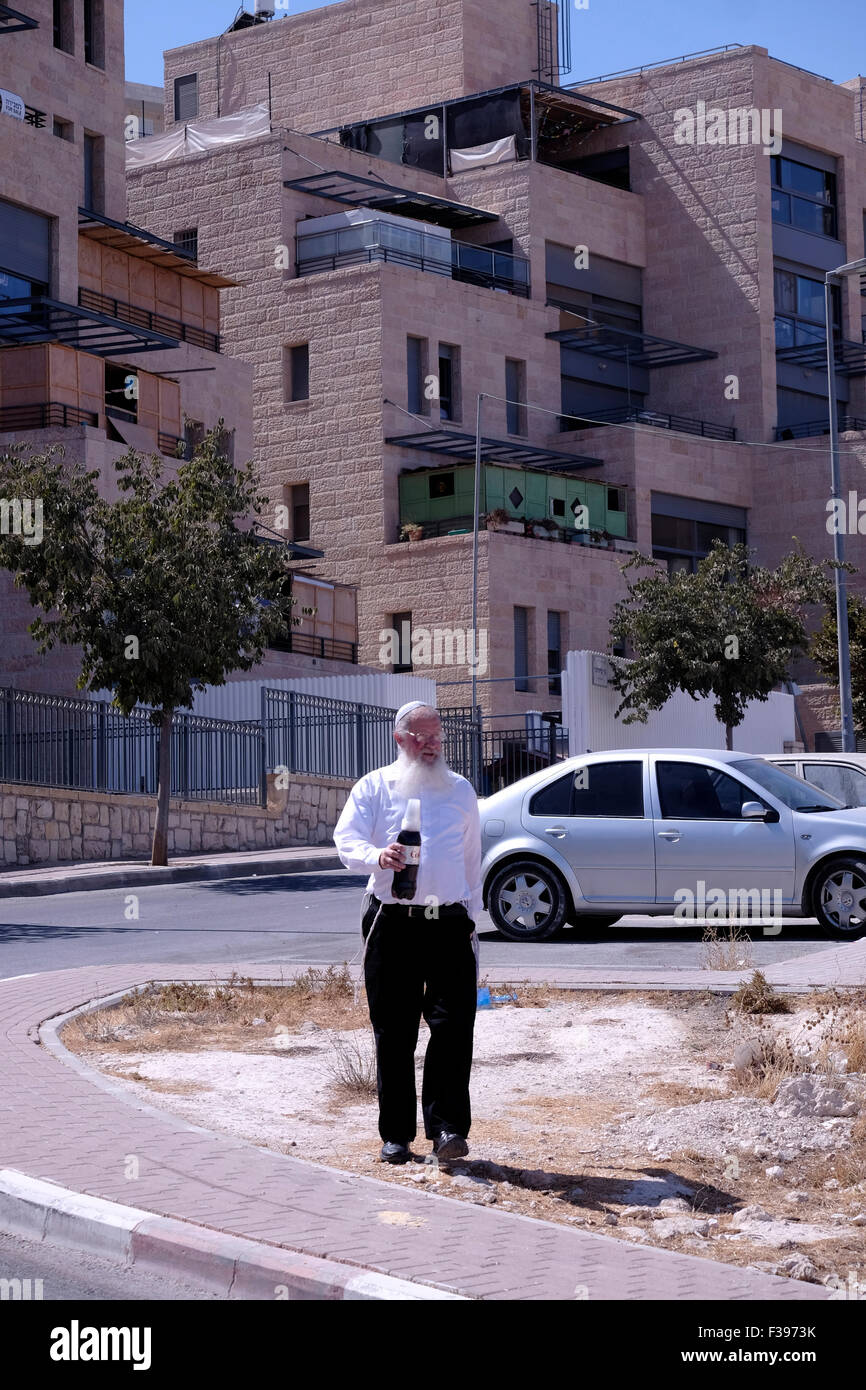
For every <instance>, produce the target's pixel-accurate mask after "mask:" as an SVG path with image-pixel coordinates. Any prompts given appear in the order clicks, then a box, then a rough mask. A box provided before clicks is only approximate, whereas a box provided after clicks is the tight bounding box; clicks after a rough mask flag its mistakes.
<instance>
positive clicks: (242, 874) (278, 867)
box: [0, 845, 343, 898]
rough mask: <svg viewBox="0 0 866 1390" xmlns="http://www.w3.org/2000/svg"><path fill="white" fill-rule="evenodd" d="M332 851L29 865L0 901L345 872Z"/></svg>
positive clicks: (0, 874)
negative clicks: (162, 862) (160, 862)
mask: <svg viewBox="0 0 866 1390" xmlns="http://www.w3.org/2000/svg"><path fill="white" fill-rule="evenodd" d="M342 867H343V866H342V864H341V863H340V860H339V857H338V855H337V851H336V850H335V849H334V847H333V845H331V846H328V845H300V846H298V847H297V848H292V849H269V850H261V849H254V850H245V851H243V852H239V853H237V854H188V855H184V856H182V857H179V858H176V859H172V861H171V863H170V864H167V865H166V867H165V868H160V869H157V868H154V867H153V866H152V865H151V864H148V863H145V862H144V861H142V860H140V859H122V860H112V861H110V862H107V861H105V860H96V861H93V862H88V863H86V864H82V863H74V864H72V863H65V864H51V865H45V864H42V865H31V866H30V867H29V868H26V869H9V870H5V871H0V898H18V897H36V896H41V895H43V894H47V893H86V892H93V891H95V890H96V889H99V888H143V887H146V886H147V885H148V884H151V883H196V882H201V881H203V880H205V879H214V878H253V877H255V876H256V875H264V874H305V873H315V872H317V871H318V872H321V871H322V870H323V869H341V868H342Z"/></svg>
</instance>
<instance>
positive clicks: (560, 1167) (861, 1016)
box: [63, 968, 866, 1284]
mask: <svg viewBox="0 0 866 1390" xmlns="http://www.w3.org/2000/svg"><path fill="white" fill-rule="evenodd" d="M485 983H487V982H485ZM490 988H491V994H495V995H505V994H513V995H516V996H517V998H516V1000H514V1001H512V1002H509V1003H507V1004H502V1005H497V1006H494V1007H493V1008H489V1009H482V1010H479V1013H478V1016H477V1021H476V1034H475V1037H476V1046H475V1063H474V1068H473V1081H472V1105H473V1117H474V1118H473V1125H472V1132H471V1135H470V1144H471V1158H468V1159H464V1160H462V1161H460V1162H458V1163H453V1164H449V1165H446V1164H442V1165H438V1164H436V1163H435V1162H430V1161H429V1149H430V1145H429V1144H428V1143H427V1142H426V1141H425V1140H424V1139H423V1137H422V1138H419V1140H418V1141H416V1143H415V1145H414V1146H413V1152H414V1154H415V1157H416V1161H414V1162H412V1163H409V1164H406V1165H405V1166H404V1167H398V1168H391V1167H389V1166H387V1165H384V1164H380V1163H378V1161H377V1156H378V1148H379V1140H378V1137H377V1111H376V1101H375V1067H374V1061H373V1049H372V1038H371V1036H370V1030H369V1020H368V1017H367V1013H366V1005H365V1000H364V997H363V992H362V993H361V995H360V997H359V998H358V999H357V1001H356V999H355V989H354V985H353V983H352V981H351V979H350V978H349V975H348V971H346V970H343V971H339V970H335V969H333V968H331V969H330V970H328V971H312V970H311V971H309V972H307V975H306V976H305V977H303V978H302V980H301V981H300V982H296V983H294V984H289V985H288V986H275V987H267V988H259V987H257V986H255V985H254V984H253V983H252V982H247V981H237V980H234V981H231V982H230V983H229V984H228V985H227V986H217V985H213V986H211V987H208V986H202V985H198V986H184V987H179V986H172V987H163V989H162V990H157V989H155V988H153V989H150V990H148V991H142V992H140V993H139V994H137V995H136V996H135V997H132V998H130V999H129V1000H127V1001H125V1002H124V1004H123V1005H122V1006H121V1007H120V1008H117V1009H112V1010H106V1011H102V1012H101V1013H96V1014H92V1015H88V1016H86V1017H84V1018H81V1019H78V1020H75V1021H73V1022H72V1023H71V1024H69V1025H67V1027H66V1029H65V1030H64V1034H63V1039H64V1042H66V1044H67V1045H68V1046H70V1047H72V1048H73V1050H75V1051H77V1052H79V1053H80V1054H82V1055H83V1056H85V1057H86V1058H87V1059H88V1060H89V1061H90V1062H91V1063H93V1064H94V1065H96V1066H99V1067H101V1068H102V1069H104V1070H106V1071H109V1072H110V1073H111V1074H112V1076H114V1077H115V1078H119V1079H120V1081H121V1084H123V1085H124V1086H126V1087H127V1088H128V1089H129V1092H130V1094H132V1095H135V1094H139V1095H142V1094H145V1095H146V1097H147V1100H148V1101H149V1102H150V1103H151V1104H157V1105H162V1106H165V1107H166V1108H168V1109H170V1110H171V1111H172V1112H173V1113H175V1114H178V1115H181V1116H183V1117H184V1118H186V1119H188V1120H189V1121H190V1122H192V1123H195V1124H198V1125H202V1126H205V1127H208V1128H211V1129H214V1130H218V1131H223V1132H226V1133H230V1134H233V1135H236V1136H239V1137H241V1138H244V1139H247V1140H249V1141H250V1142H252V1143H256V1144H262V1145H265V1146H269V1147H271V1148H274V1149H276V1150H278V1151H280V1152H285V1153H290V1154H292V1155H293V1156H296V1157H301V1158H309V1159H312V1160H314V1161H318V1162H323V1163H327V1164H329V1165H331V1166H334V1167H338V1168H342V1169H346V1170H349V1171H353V1172H364V1173H368V1174H370V1175H374V1176H375V1177H377V1178H381V1179H383V1180H385V1181H387V1182H392V1183H395V1184H397V1185H410V1186H419V1187H422V1188H425V1189H427V1190H429V1191H433V1192H437V1193H439V1194H440V1195H447V1196H449V1197H454V1198H457V1199H460V1200H464V1201H471V1202H478V1203H481V1204H484V1205H494V1204H495V1205H497V1206H500V1207H502V1208H503V1209H505V1210H508V1211H514V1212H519V1213H522V1214H525V1215H529V1216H538V1217H543V1218H545V1219H547V1220H554V1221H562V1222H567V1223H569V1224H573V1225H578V1226H581V1227H584V1228H586V1229H597V1230H598V1232H599V1233H600V1234H605V1235H609V1236H611V1237H612V1238H614V1239H625V1240H630V1241H635V1242H640V1243H643V1244H650V1245H656V1246H662V1247H663V1248H666V1249H679V1250H683V1251H686V1252H688V1253H691V1254H698V1255H703V1256H704V1257H706V1258H712V1259H716V1260H721V1261H723V1262H724V1263H731V1264H738V1265H755V1266H757V1267H759V1268H762V1269H773V1270H777V1271H778V1272H780V1273H784V1274H789V1275H791V1276H792V1277H799V1278H807V1279H811V1280H822V1279H823V1280H836V1281H838V1282H841V1283H843V1284H844V1283H845V1281H846V1280H847V1279H848V1278H849V1275H850V1272H851V1271H854V1273H855V1276H856V1277H857V1279H858V1281H859V1282H862V1280H863V1275H864V1271H866V1117H864V1103H866V1075H864V1056H866V1042H864V1040H866V996H864V992H863V991H852V992H849V993H845V992H843V991H830V992H824V993H822V994H821V995H814V996H810V997H803V998H797V997H795V996H790V997H789V998H788V1000H787V1002H788V1004H789V1011H788V1012H784V1013H776V1012H773V1011H772V1009H773V1005H772V1001H771V1000H770V1001H768V1000H767V999H766V998H764V996H763V994H762V990H761V986H760V984H758V986H757V992H756V995H755V998H757V999H758V1002H759V1003H760V1006H761V1008H762V1009H763V1008H764V1005H765V1004H767V1003H768V1002H769V1007H770V1011H769V1012H761V1013H758V1014H752V1013H746V1012H741V1011H739V1010H737V1009H734V1008H733V1007H732V1005H731V1001H730V1000H726V999H725V998H721V997H719V996H716V995H712V994H709V993H706V992H704V993H695V994H688V995H687V994H683V993H673V992H672V993H670V994H650V993H642V994H640V995H635V994H634V993H631V992H624V993H622V994H611V993H609V992H600V991H599V992H594V993H592V994H587V993H583V992H575V991H570V990H558V989H555V988H552V987H546V986H533V987H532V988H531V989H529V988H527V987H524V986H521V985H519V984H518V985H514V984H511V983H503V984H496V985H494V984H493V983H492V982H491V983H490ZM755 998H753V997H752V996H748V997H747V999H746V1007H749V1005H750V1003H754V1002H755ZM428 1037H429V1034H428V1031H427V1028H426V1025H424V1024H423V1023H422V1026H421V1033H420V1037H419V1047H418V1053H417V1056H416V1065H417V1081H418V1090H419V1093H420V1081H421V1067H422V1063H423V1052H424V1048H425V1047H426V1044H427V1040H428ZM425 1158H426V1159H427V1161H425Z"/></svg>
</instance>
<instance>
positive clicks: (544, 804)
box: [529, 773, 574, 816]
mask: <svg viewBox="0 0 866 1390" xmlns="http://www.w3.org/2000/svg"><path fill="white" fill-rule="evenodd" d="M573 783H574V777H573V775H572V773H569V774H568V776H567V777H557V779H556V781H555V782H548V784H547V786H546V787H542V789H541V791H540V792H536V793H535V796H534V797H533V798H532V800H531V801H530V803H529V814H530V815H531V816H570V815H571V791H572V785H573Z"/></svg>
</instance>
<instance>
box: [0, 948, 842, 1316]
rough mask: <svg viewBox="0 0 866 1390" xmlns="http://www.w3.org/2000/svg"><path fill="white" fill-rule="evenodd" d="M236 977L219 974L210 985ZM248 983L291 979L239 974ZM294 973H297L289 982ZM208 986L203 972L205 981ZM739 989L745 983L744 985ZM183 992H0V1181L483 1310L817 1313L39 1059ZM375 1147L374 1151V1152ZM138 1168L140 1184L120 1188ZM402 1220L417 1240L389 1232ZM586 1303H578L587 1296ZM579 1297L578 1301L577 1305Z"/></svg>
mask: <svg viewBox="0 0 866 1390" xmlns="http://www.w3.org/2000/svg"><path fill="white" fill-rule="evenodd" d="M230 968H231V967H228V966H226V967H222V968H221V969H220V971H219V974H220V976H224V975H228V974H229V973H230ZM233 968H235V969H236V970H237V971H238V973H240V974H242V975H245V976H246V975H253V976H254V977H255V978H258V979H265V978H276V979H278V978H280V975H281V974H282V976H283V978H285V976H286V974H287V973H288V972H287V969H286V967H285V966H283V967H276V966H275V967H273V969H271V970H269V969H267V968H263V967H262V966H261V964H254V965H249V964H248V963H245V962H238V963H237V964H236V965H235V966H234V967H233ZM300 968H301V967H300V966H299V967H298V969H300ZM214 973H215V972H213V971H211V972H209V974H208V976H207V978H211V977H212V976H213V975H214ZM728 973H729V972H725V973H724V974H723V973H722V972H709V971H670V972H667V974H666V973H665V972H662V971H646V970H635V971H617V972H611V971H610V970H607V969H605V968H603V967H599V968H596V969H594V970H593V969H589V968H585V969H568V968H566V967H557V968H556V969H555V970H551V971H548V972H544V971H539V970H532V971H526V972H525V978H532V979H542V978H548V979H549V980H550V981H551V982H553V980H554V978H555V980H556V982H557V983H561V984H571V985H575V986H578V987H581V986H582V987H588V986H590V985H594V986H595V987H599V986H600V985H601V986H606V987H619V988H628V987H633V988H662V989H664V988H670V987H671V985H672V983H673V984H674V985H675V986H676V987H688V988H706V987H708V986H709V985H712V986H714V987H717V988H718V987H723V986H727V987H728V988H730V987H731V985H732V984H733V983H735V982H736V979H737V975H736V972H734V973H733V974H732V975H731V976H730V978H729V979H728V978H725V976H726V975H728ZM740 973H744V972H740ZM766 974H767V976H768V978H770V979H771V980H772V982H773V983H775V984H778V985H779V986H781V987H790V988H803V987H804V986H809V985H818V986H820V985H828V986H829V985H840V986H843V985H857V984H864V983H866V942H853V943H850V944H846V945H843V946H841V947H830V948H828V950H827V951H824V952H818V953H814V954H812V955H809V956H807V957H800V958H795V959H793V960H789V961H787V962H785V963H784V964H781V965H779V966H776V967H772V968H768V969H767V971H766ZM181 978H186V979H188V978H190V975H189V972H188V971H187V970H184V969H183V968H182V967H178V966H173V965H170V964H169V965H167V964H165V963H164V962H154V963H153V964H144V965H124V966H100V967H99V968H98V969H94V968H93V967H90V966H88V967H85V968H82V969H75V970H61V971H55V972H50V973H47V974H40V975H35V976H21V977H19V978H17V979H16V978H12V979H6V980H0V1076H2V1078H3V1080H2V1085H0V1135H2V1138H0V1166H3V1167H8V1168H16V1169H19V1170H21V1171H22V1172H25V1173H27V1174H29V1175H30V1176H31V1177H38V1178H43V1179H47V1180H49V1181H52V1182H56V1183H59V1184H61V1185H63V1186H65V1187H69V1188H72V1189H74V1190H76V1191H80V1192H86V1193H89V1194H92V1195H94V1196H99V1197H104V1198H107V1199H109V1200H112V1201H116V1202H122V1203H127V1204H131V1205H134V1206H136V1207H142V1208H144V1209H146V1210H148V1211H151V1212H154V1213H156V1214H158V1215H165V1216H173V1217H176V1218H180V1219H182V1220H187V1221H192V1222H197V1223H200V1224H201V1225H204V1226H208V1227H212V1228H214V1229H216V1230H221V1231H227V1232H231V1233H233V1234H235V1235H242V1236H248V1237H251V1238H254V1239H257V1240H261V1241H266V1242H268V1243H270V1244H273V1245H278V1246H282V1247H285V1248H288V1249H290V1250H295V1251H301V1252H304V1253H307V1254H310V1255H317V1256H322V1257H326V1258H329V1259H332V1260H336V1261H339V1262H342V1263H345V1264H349V1265H355V1266H360V1267H362V1268H367V1269H371V1270H375V1271H378V1272H381V1273H383V1274H392V1275H394V1276H397V1277H402V1278H410V1279H413V1280H415V1281H418V1282H422V1283H428V1284H432V1285H435V1286H437V1287H440V1288H447V1289H449V1290H452V1291H454V1292H459V1293H462V1294H464V1295H466V1296H468V1297H472V1298H480V1299H521V1300H525V1299H531V1300H532V1299H555V1300H571V1299H574V1298H575V1297H588V1298H590V1299H654V1298H658V1297H663V1298H669V1299H699V1298H710V1299H723V1300H727V1299H766V1298H769V1299H815V1298H826V1297H828V1296H829V1291H828V1290H826V1289H824V1288H823V1287H820V1286H816V1285H811V1284H806V1283H803V1282H801V1281H797V1280H786V1279H777V1278H774V1277H772V1276H769V1275H764V1274H761V1273H759V1272H757V1271H754V1270H748V1269H738V1268H736V1267H734V1266H730V1265H722V1264H718V1263H716V1262H714V1261H712V1260H707V1259H702V1258H699V1257H697V1256H692V1255H682V1254H678V1253H674V1252H670V1251H663V1250H662V1251H660V1250H655V1249H644V1248H641V1247H640V1246H634V1245H629V1244H626V1243H625V1242H624V1241H620V1240H616V1239H612V1238H610V1237H606V1236H602V1235H596V1234H594V1233H590V1232H585V1231H575V1230H570V1229H568V1228H567V1227H564V1226H558V1225H555V1224H553V1223H550V1222H544V1221H536V1220H533V1219H532V1218H528V1217H523V1216H517V1215H514V1214H512V1213H509V1212H503V1211H496V1210H494V1209H492V1208H487V1207H475V1206H469V1205H467V1204H465V1203H463V1202H459V1201H456V1200H454V1199H450V1198H447V1197H440V1196H438V1195H435V1194H432V1193H423V1192H415V1191H414V1190H411V1189H410V1190H406V1189H404V1188H402V1187H401V1188H395V1186H394V1185H393V1184H389V1183H384V1182H382V1181H380V1180H377V1179H376V1178H372V1177H366V1176H355V1175H353V1174H348V1173H343V1172H340V1171H338V1170H336V1169H330V1168H326V1167H324V1166H322V1165H320V1164H314V1163H308V1162H305V1161H304V1160H301V1159H296V1158H289V1157H284V1156H283V1155H280V1154H277V1153H271V1152H267V1151H264V1150H260V1149H258V1148H256V1147H254V1146H253V1145H250V1144H247V1143H245V1142H243V1141H241V1140H238V1139H234V1138H232V1137H230V1136H228V1135H222V1134H216V1133H212V1132H210V1131H203V1130H201V1129H199V1128H196V1127H195V1126H192V1125H189V1124H187V1123H186V1122H184V1121H182V1120H180V1119H177V1118H174V1117H173V1116H171V1115H170V1114H168V1113H167V1112H165V1111H163V1110H157V1109H155V1108H152V1107H149V1106H147V1105H146V1104H144V1103H139V1102H135V1101H132V1100H131V1099H130V1098H129V1097H128V1096H127V1095H126V1094H125V1093H121V1092H120V1091H119V1089H117V1088H115V1087H113V1086H112V1083H111V1081H110V1079H108V1078H103V1077H101V1076H97V1075H96V1074H95V1073H93V1072H92V1071H90V1069H88V1068H87V1067H85V1066H83V1065H82V1064H80V1063H78V1061H77V1059H68V1060H62V1059H61V1057H59V1056H57V1055H55V1054H54V1052H53V1051H51V1050H49V1046H51V1047H53V1046H55V1044H53V1043H52V1042H51V1040H50V1031H49V1034H46V1042H47V1043H48V1044H49V1046H39V1045H37V1044H38V1043H39V1041H40V1039H39V1028H40V1024H42V1023H43V1022H44V1021H46V1020H50V1019H56V1018H58V1016H60V1015H62V1014H64V1013H66V1012H68V1011H70V1010H72V1009H74V1008H76V1007H78V1006H80V1005H81V1004H83V1003H86V1002H88V1001H89V1000H91V999H93V998H96V997H106V996H107V995H109V994H111V993H114V992H115V991H119V990H125V989H129V988H131V987H132V986H133V985H137V984H142V983H143V982H145V981H147V980H151V979H156V980H169V979H181ZM376 1142H377V1141H376V1138H375V1136H374V1135H371V1145H372V1146H374V1147H375V1146H376ZM130 1155H135V1156H136V1157H137V1159H138V1164H139V1176H138V1178H137V1179H134V1180H129V1179H127V1178H126V1177H125V1171H126V1167H127V1161H128V1158H129V1156H130ZM393 1211H399V1212H401V1213H404V1214H405V1216H406V1217H407V1218H408V1219H409V1220H410V1221H415V1222H417V1223H418V1224H417V1225H408V1224H407V1225H391V1224H388V1223H386V1222H384V1221H382V1220H381V1219H380V1214H381V1213H382V1212H393ZM584 1289H585V1290H586V1293H585V1294H584V1293H583V1290H584ZM576 1290H577V1293H576Z"/></svg>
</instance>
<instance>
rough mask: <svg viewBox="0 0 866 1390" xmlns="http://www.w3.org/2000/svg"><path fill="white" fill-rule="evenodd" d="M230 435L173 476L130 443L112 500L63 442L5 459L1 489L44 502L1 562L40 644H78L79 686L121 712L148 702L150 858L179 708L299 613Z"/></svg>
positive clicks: (160, 847) (157, 845) (160, 843)
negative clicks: (23, 594) (24, 601)
mask: <svg viewBox="0 0 866 1390" xmlns="http://www.w3.org/2000/svg"><path fill="white" fill-rule="evenodd" d="M224 438H225V436H224V433H223V421H222V420H220V422H219V424H218V425H217V427H216V428H215V429H213V430H211V431H210V432H209V433H208V434H207V435H206V436H205V437H204V439H203V440H202V441H201V442H200V443H199V444H198V445H197V447H196V448H195V451H194V453H193V455H192V457H191V458H190V459H188V460H186V461H183V462H180V461H179V462H178V464H177V466H176V469H175V470H173V473H174V476H170V477H168V478H166V477H165V476H164V462H163V461H162V460H160V459H159V457H157V456H156V455H152V456H150V457H147V456H145V455H142V454H139V453H137V452H136V451H135V450H130V451H129V452H128V453H127V454H124V455H123V457H122V458H119V459H118V460H117V461H116V463H115V465H114V467H115V471H116V484H117V493H118V496H117V498H116V500H108V499H107V498H106V496H104V495H103V494H104V493H105V491H106V488H105V487H103V488H102V489H101V490H100V487H99V486H98V484H99V474H98V472H87V471H86V469H85V467H84V465H83V464H81V463H77V462H67V461H65V459H64V456H63V450H62V448H60V447H59V446H57V445H53V446H51V447H49V448H48V449H47V450H46V451H45V452H43V453H34V452H32V451H30V450H29V449H27V448H26V447H23V446H13V448H12V449H11V450H8V451H7V452H6V453H5V454H4V456H3V457H0V496H5V497H6V498H28V499H38V500H39V503H40V506H41V512H40V515H41V517H42V536H41V540H40V541H39V543H38V544H34V543H33V538H32V537H30V538H28V537H26V536H24V535H21V534H18V535H16V534H3V535H0V566H2V567H3V568H6V569H9V570H12V571H13V573H14V578H15V584H16V585H17V586H18V587H21V588H24V589H26V590H27V592H28V595H29V597H30V602H31V603H32V604H33V606H34V607H35V608H36V609H37V610H38V616H37V617H36V618H35V619H34V621H33V622H32V623H31V624H30V628H29V631H30V633H31V634H32V636H33V637H34V639H35V641H36V643H37V646H38V648H39V650H40V651H48V650H49V649H50V648H51V647H53V646H55V644H57V643H61V644H64V645H67V646H76V647H80V648H81V673H80V676H79V678H78V688H79V689H80V690H91V691H94V690H101V689H108V690H111V691H113V701H112V703H113V704H114V705H115V706H116V707H117V708H118V709H120V710H121V711H122V712H123V713H124V714H129V712H130V711H131V710H132V709H133V708H134V707H135V706H136V705H139V704H142V705H148V706H150V707H151V708H152V714H151V719H152V721H153V723H154V724H156V725H157V726H158V727H159V731H160V733H159V780H158V793H157V814H156V823H155V827H154V834H153V852H152V857H151V863H153V864H165V863H166V862H167V850H168V815H169V802H170V791H171V731H172V723H173V718H174V712H175V710H178V709H183V708H186V707H189V706H190V705H191V704H192V700H193V695H194V692H195V691H197V690H203V689H204V688H205V686H208V685H223V684H224V683H225V680H226V677H227V676H228V675H230V674H231V672H233V671H238V670H241V671H247V670H249V669H250V668H251V667H252V666H254V665H255V664H256V663H257V662H258V661H260V660H261V659H262V657H263V655H264V653H265V650H266V648H267V646H268V644H269V641H270V640H271V639H272V637H273V636H275V635H276V634H277V633H279V632H282V631H284V630H285V627H286V625H287V623H291V622H292V618H291V606H292V604H293V602H294V600H293V599H292V598H291V596H290V595H289V594H288V593H287V592H286V591H287V589H288V585H287V584H286V579H287V576H288V573H289V570H288V562H287V551H286V548H285V546H274V545H271V544H268V543H267V542H264V541H263V540H262V539H261V538H260V537H259V536H257V535H256V533H255V530H254V529H253V527H254V523H255V518H256V517H258V516H259V515H260V514H261V511H262V509H263V507H264V505H265V503H266V498H265V497H264V496H263V495H260V493H259V486H258V481H257V478H256V475H255V472H254V469H253V466H252V464H247V465H246V466H245V467H243V468H235V467H234V465H233V464H232V463H230V462H229V460H228V458H227V457H226V454H225V452H224V447H223V443H222V441H223V440H224ZM239 523H240V524H239ZM6 529H7V531H8V530H9V528H6ZM19 529H20V528H19Z"/></svg>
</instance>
